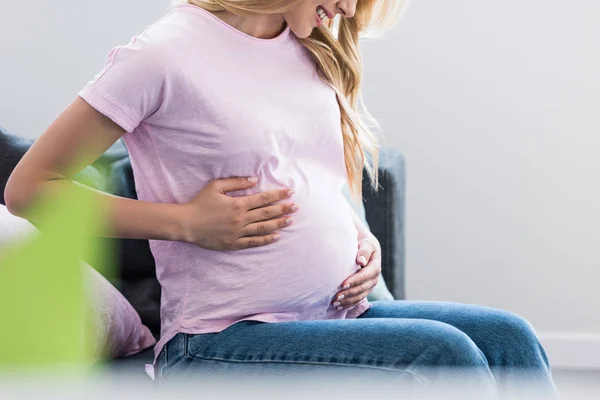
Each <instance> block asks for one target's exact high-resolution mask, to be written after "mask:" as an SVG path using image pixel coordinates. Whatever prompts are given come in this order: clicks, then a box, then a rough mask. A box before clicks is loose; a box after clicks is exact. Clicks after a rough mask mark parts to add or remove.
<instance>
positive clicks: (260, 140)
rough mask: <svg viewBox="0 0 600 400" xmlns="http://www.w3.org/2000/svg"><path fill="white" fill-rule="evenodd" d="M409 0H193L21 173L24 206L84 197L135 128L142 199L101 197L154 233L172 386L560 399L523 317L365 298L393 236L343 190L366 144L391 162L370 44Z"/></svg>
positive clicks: (137, 234)
mask: <svg viewBox="0 0 600 400" xmlns="http://www.w3.org/2000/svg"><path fill="white" fill-rule="evenodd" d="M402 3H403V2H402V1H399V0H398V1H391V0H390V1H383V0H339V1H338V0H263V1H259V0H188V1H186V2H178V3H177V4H175V5H174V7H173V9H172V10H170V12H169V13H168V14H167V15H165V16H164V17H163V18H161V19H160V20H159V21H157V22H156V23H154V24H152V25H151V26H149V27H148V28H147V29H146V30H145V31H144V32H143V33H142V34H141V35H139V36H136V37H134V38H133V39H132V41H131V42H130V43H128V44H127V45H125V46H119V47H116V48H114V49H113V50H112V51H111V52H110V53H109V55H108V59H107V61H106V64H105V66H104V68H103V69H102V70H101V71H100V72H99V73H98V75H96V76H95V77H94V79H93V80H92V81H91V82H89V83H88V84H87V85H86V86H85V87H84V88H83V89H82V90H81V91H80V92H79V94H78V96H77V97H76V99H75V100H74V102H73V103H72V104H71V105H70V106H69V107H68V108H67V109H66V110H65V111H64V112H63V113H62V114H61V115H60V116H59V117H58V118H57V120H56V121H55V122H54V123H53V124H52V125H51V126H50V127H49V128H48V129H47V131H46V132H45V133H44V134H43V135H42V136H41V137H40V138H39V139H38V140H37V141H36V143H35V144H34V145H33V146H32V148H31V149H30V151H29V152H28V154H26V156H25V157H24V158H23V160H22V161H21V163H20V164H19V165H18V167H17V168H16V169H15V171H14V173H13V175H12V176H11V178H10V180H9V182H8V186H7V190H6V200H7V203H8V207H9V209H10V210H11V212H13V213H15V214H17V215H22V216H27V209H28V206H29V205H30V204H32V202H35V201H36V199H37V198H38V196H39V195H40V193H42V192H46V191H55V190H60V189H61V188H64V187H67V186H70V187H74V188H75V187H76V188H78V189H77V190H88V189H86V188H84V187H82V186H78V185H77V184H75V183H74V182H73V181H71V180H70V177H72V176H73V174H74V173H75V172H77V171H78V170H80V169H82V168H83V167H85V166H86V165H88V164H90V163H92V162H93V161H94V160H95V159H96V158H97V157H98V156H99V155H101V154H102V153H103V152H104V151H105V150H106V149H108V148H109V147H110V146H111V145H112V144H113V143H114V142H115V141H116V140H118V139H119V138H120V137H123V139H124V141H125V143H126V145H127V147H128V149H129V152H130V155H131V162H132V167H133V171H134V176H135V181H136V187H137V193H138V198H139V200H130V199H124V198H119V197H114V196H110V195H107V194H104V193H99V192H98V193H96V196H97V197H98V199H99V200H100V201H101V204H102V205H103V206H104V207H105V209H106V211H107V213H108V215H109V216H110V222H111V225H112V228H113V234H114V235H115V236H118V237H123V238H142V239H149V240H150V245H151V249H152V252H153V255H154V257H155V259H156V268H157V276H158V279H159V281H160V284H161V286H162V304H161V319H162V329H161V338H160V341H159V342H158V344H157V345H156V348H155V355H156V358H155V365H154V366H155V368H154V370H155V371H156V375H157V376H158V379H159V381H161V382H165V381H169V380H171V379H175V378H178V377H180V376H184V375H187V376H194V374H197V375H198V376H200V375H206V374H208V373H235V374H236V375H238V376H241V375H243V374H248V375H249V376H250V375H252V374H267V373H278V372H280V371H290V372H292V373H301V372H305V371H311V370H312V371H316V370H319V371H324V372H325V373H326V372H327V371H332V372H333V371H336V372H340V371H346V372H347V373H352V372H356V371H360V374H362V375H364V376H367V377H368V376H371V377H376V376H385V377H387V378H389V379H391V380H394V379H396V378H398V377H404V378H408V379H412V380H414V381H415V382H419V383H424V384H428V383H432V382H435V381H436V380H438V379H442V377H443V376H444V373H445V372H448V373H450V372H452V371H458V370H461V371H463V370H465V371H469V372H468V373H467V374H466V375H465V377H466V378H467V379H468V380H469V381H470V382H475V383H478V384H479V383H480V384H482V385H484V386H486V385H487V386H493V387H498V386H499V387H510V386H511V385H516V384H518V383H523V382H525V383H527V382H530V383H533V384H535V385H537V387H540V388H543V389H544V390H550V391H551V390H552V388H553V384H552V379H551V375H550V368H549V365H548V361H547V359H546V355H545V353H544V350H543V348H542V346H541V345H540V342H539V340H538V338H537V337H536V334H535V332H534V330H533V328H532V327H531V325H530V324H529V323H528V322H527V321H526V320H524V319H523V318H521V317H519V316H516V315H514V314H511V313H508V312H504V311H500V310H495V309H490V308H484V307H479V306H470V305H461V304H451V303H437V302H409V301H392V302H374V303H372V304H371V303H369V302H368V301H367V300H366V296H367V294H368V293H369V292H370V291H371V289H372V288H373V286H374V285H375V284H376V282H377V277H378V275H379V272H380V270H381V267H380V259H381V257H380V246H379V244H378V242H377V240H376V239H375V237H374V236H373V235H372V234H371V233H370V232H369V231H368V229H367V228H366V227H365V226H364V225H363V224H362V222H361V221H360V219H359V218H358V217H357V216H356V214H354V212H353V210H352V208H351V206H350V205H349V203H348V201H347V200H346V199H345V197H344V195H343V194H342V187H343V186H344V184H346V183H348V184H349V185H350V187H351V188H352V189H353V190H354V192H355V193H360V183H361V180H362V171H363V168H364V167H365V163H368V162H367V161H366V160H367V158H368V157H365V153H370V154H371V155H372V157H370V158H371V159H372V160H375V162H376V159H377V157H376V148H377V147H376V146H377V144H376V141H375V139H374V137H373V135H372V134H371V133H370V132H369V129H368V128H367V123H366V121H365V120H364V119H363V118H362V117H361V116H360V115H359V112H358V108H359V105H360V99H361V97H360V93H361V92H360V90H361V74H362V64H361V57H360V52H359V48H358V35H359V34H360V33H364V32H366V31H367V29H370V28H378V27H383V26H386V25H389V23H390V22H393V21H394V20H395V19H397V17H398V15H399V13H400V9H401V8H402V5H403V4H402ZM336 17H337V18H339V24H334V21H335V19H336ZM399 68H401V66H399ZM361 115H362V114H361ZM366 167H367V169H368V170H370V171H372V168H373V167H376V165H369V164H368V165H366ZM517 371H518V372H517Z"/></svg>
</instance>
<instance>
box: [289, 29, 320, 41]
mask: <svg viewBox="0 0 600 400" xmlns="http://www.w3.org/2000/svg"><path fill="white" fill-rule="evenodd" d="M313 29H316V28H312V27H310V28H309V27H306V28H301V29H294V28H292V27H290V30H291V31H292V32H294V35H296V37H297V38H298V39H306V38H307V37H309V36H310V34H311V33H312V31H313Z"/></svg>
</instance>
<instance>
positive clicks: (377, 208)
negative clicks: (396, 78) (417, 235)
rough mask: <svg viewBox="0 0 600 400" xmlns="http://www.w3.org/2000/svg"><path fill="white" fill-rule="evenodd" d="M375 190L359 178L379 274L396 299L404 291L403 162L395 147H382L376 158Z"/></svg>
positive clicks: (367, 180)
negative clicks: (375, 244) (378, 255)
mask: <svg viewBox="0 0 600 400" xmlns="http://www.w3.org/2000/svg"><path fill="white" fill-rule="evenodd" d="M378 173H379V190H378V191H377V192H375V191H374V190H373V189H372V188H371V184H370V182H369V178H368V176H366V173H365V177H364V179H363V202H364V205H365V212H366V217H367V222H368V223H369V227H370V228H371V232H372V233H373V234H374V235H375V237H376V238H377V239H378V240H379V243H380V244H381V250H382V263H381V267H382V274H383V278H384V279H385V281H386V283H387V285H388V288H389V290H390V292H392V294H393V295H394V297H395V298H396V299H397V300H402V299H405V298H406V293H405V281H404V280H405V242H404V210H405V174H406V172H405V161H404V156H403V155H402V154H401V153H400V152H398V151H397V150H394V149H390V148H382V149H381V151H380V159H379V172H378Z"/></svg>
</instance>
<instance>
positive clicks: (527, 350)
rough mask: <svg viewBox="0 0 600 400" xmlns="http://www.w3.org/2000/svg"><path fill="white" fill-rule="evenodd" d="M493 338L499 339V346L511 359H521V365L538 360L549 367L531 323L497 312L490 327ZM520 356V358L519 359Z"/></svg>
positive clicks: (521, 318) (505, 312)
mask: <svg viewBox="0 0 600 400" xmlns="http://www.w3.org/2000/svg"><path fill="white" fill-rule="evenodd" d="M488 329H490V333H492V334H493V337H496V338H499V340H498V345H499V346H500V347H501V349H502V350H503V352H504V353H510V354H511V358H512V357H517V358H521V359H522V360H520V361H521V363H526V364H528V362H527V360H531V359H536V360H538V361H541V362H543V363H544V364H546V366H547V367H549V363H548V358H547V356H546V353H545V351H544V348H543V347H542V344H541V342H540V340H539V338H538V336H537V333H536V332H535V329H534V328H533V325H531V323H530V322H529V321H528V320H527V319H525V318H523V317H521V316H520V315H517V314H515V313H512V312H508V311H501V310H496V312H494V313H493V320H492V321H490V324H489V326H488ZM519 355H520V357H519Z"/></svg>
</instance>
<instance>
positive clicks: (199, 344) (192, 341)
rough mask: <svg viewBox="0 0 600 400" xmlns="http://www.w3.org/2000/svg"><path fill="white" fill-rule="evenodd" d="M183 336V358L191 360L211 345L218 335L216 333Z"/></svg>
mask: <svg viewBox="0 0 600 400" xmlns="http://www.w3.org/2000/svg"><path fill="white" fill-rule="evenodd" d="M184 335H185V339H184V340H185V346H184V347H185V356H186V357H187V358H188V359H193V358H194V357H196V356H198V355H200V353H201V352H202V351H203V350H204V349H205V348H206V347H207V346H208V345H210V344H211V343H212V341H213V338H214V337H215V336H216V335H218V333H201V334H197V335H190V334H184Z"/></svg>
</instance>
